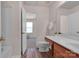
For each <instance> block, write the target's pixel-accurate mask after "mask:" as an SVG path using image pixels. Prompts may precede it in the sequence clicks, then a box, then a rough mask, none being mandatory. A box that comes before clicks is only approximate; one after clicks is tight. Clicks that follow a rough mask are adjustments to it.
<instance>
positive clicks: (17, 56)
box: [12, 55, 21, 58]
mask: <svg viewBox="0 0 79 59" xmlns="http://www.w3.org/2000/svg"><path fill="white" fill-rule="evenodd" d="M12 58H21V55H16V56H12Z"/></svg>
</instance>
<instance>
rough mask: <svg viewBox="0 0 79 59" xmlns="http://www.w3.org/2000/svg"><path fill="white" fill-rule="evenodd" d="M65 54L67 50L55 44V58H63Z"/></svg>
mask: <svg viewBox="0 0 79 59" xmlns="http://www.w3.org/2000/svg"><path fill="white" fill-rule="evenodd" d="M64 53H65V49H63V48H62V47H61V46H59V45H58V44H56V43H54V57H57V58H61V57H62V58H63V57H64V56H63V54H64Z"/></svg>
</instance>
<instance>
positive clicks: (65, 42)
mask: <svg viewBox="0 0 79 59" xmlns="http://www.w3.org/2000/svg"><path fill="white" fill-rule="evenodd" d="M46 38H48V39H50V40H52V41H54V42H56V43H58V44H60V45H62V46H63V47H65V48H67V49H69V50H71V51H73V52H75V53H77V54H79V41H76V40H73V39H67V38H64V37H59V36H46Z"/></svg>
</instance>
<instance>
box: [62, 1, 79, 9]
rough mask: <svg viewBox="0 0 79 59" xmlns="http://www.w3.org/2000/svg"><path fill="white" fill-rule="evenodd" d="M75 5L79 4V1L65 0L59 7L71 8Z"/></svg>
mask: <svg viewBox="0 0 79 59" xmlns="http://www.w3.org/2000/svg"><path fill="white" fill-rule="evenodd" d="M76 6H79V1H67V2H65V3H64V4H63V5H61V8H65V9H72V8H74V7H76Z"/></svg>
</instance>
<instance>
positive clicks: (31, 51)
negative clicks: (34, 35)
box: [23, 48, 51, 58]
mask: <svg viewBox="0 0 79 59" xmlns="http://www.w3.org/2000/svg"><path fill="white" fill-rule="evenodd" d="M23 58H51V56H50V54H49V53H47V52H39V51H38V49H36V48H28V49H27V50H26V51H25V53H24V56H23Z"/></svg>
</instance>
